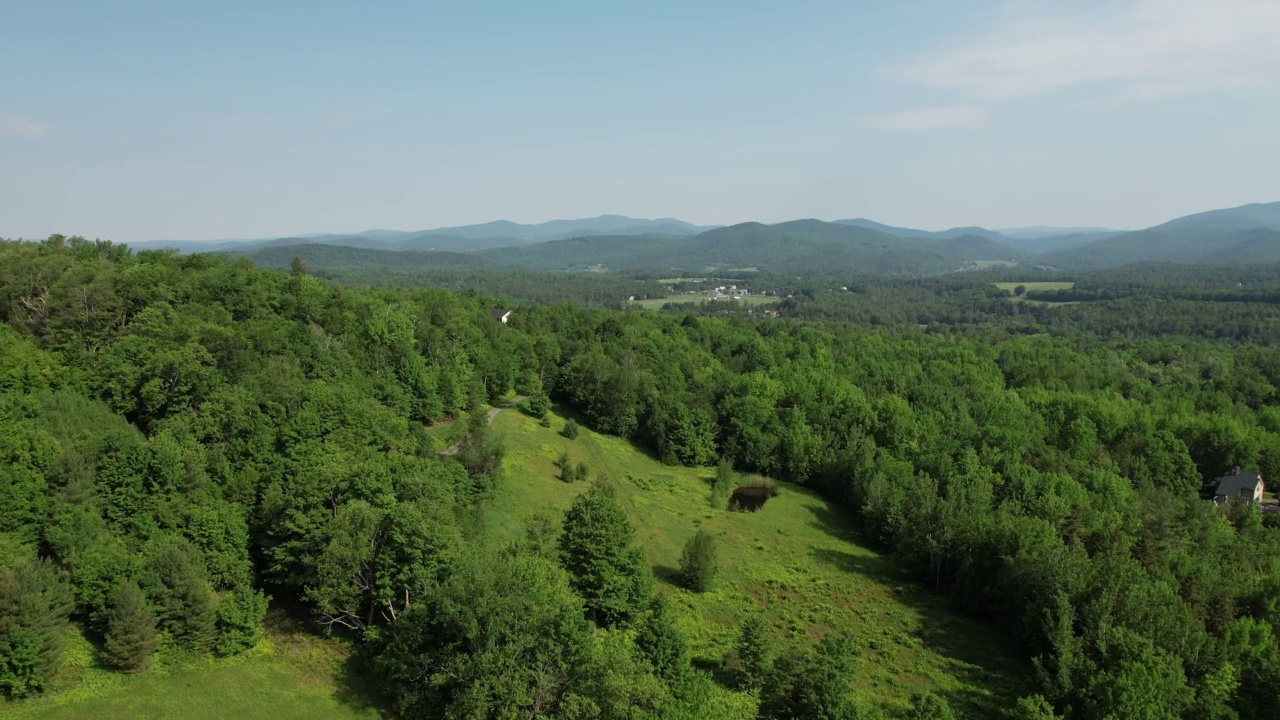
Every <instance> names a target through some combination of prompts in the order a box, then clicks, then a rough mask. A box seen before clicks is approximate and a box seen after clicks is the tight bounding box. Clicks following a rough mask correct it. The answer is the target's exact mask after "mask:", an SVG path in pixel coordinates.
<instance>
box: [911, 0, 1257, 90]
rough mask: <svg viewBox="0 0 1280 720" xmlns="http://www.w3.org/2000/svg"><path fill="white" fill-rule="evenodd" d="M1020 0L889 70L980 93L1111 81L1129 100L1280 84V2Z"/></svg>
mask: <svg viewBox="0 0 1280 720" xmlns="http://www.w3.org/2000/svg"><path fill="white" fill-rule="evenodd" d="M1073 7H1074V8H1079V5H1075V4H1069V3H1060V2H1053V3H1045V2H1034V3H1026V2H1022V3H1016V4H1010V5H1006V6H1005V7H1004V9H1003V11H1002V12H1001V13H998V15H997V19H996V21H995V23H994V26H993V27H992V28H991V29H990V30H989V31H988V32H986V33H983V34H982V35H980V36H978V37H972V38H966V39H964V40H961V41H959V42H958V43H957V44H955V45H952V46H951V47H948V48H944V49H940V50H938V51H936V52H934V53H930V54H928V55H926V56H924V57H920V58H917V59H915V60H913V61H909V62H907V63H904V64H901V65H898V66H895V67H892V68H889V69H888V71H889V73H890V74H891V75H893V76H896V77H899V78H902V79H905V80H908V81H910V82H912V83H916V84H920V85H924V86H927V87H933V88H939V89H945V90H952V91H958V92H961V93H964V94H966V95H969V96H973V97H982V98H1011V97H1020V96H1027V95H1035V94H1040V93H1045V92H1049V91H1053V90H1059V89H1064V88H1069V87H1073V86H1080V85H1086V84H1096V83H1113V84H1115V85H1116V86H1117V87H1119V88H1120V89H1121V90H1122V92H1123V93H1124V94H1125V95H1127V96H1129V97H1131V98H1135V99H1137V98H1151V97H1163V96H1169V95H1185V94H1197V93H1203V92H1209V91H1213V90H1221V89H1231V88H1241V87H1258V86H1271V85H1280V2H1276V0H1125V1H1123V2H1111V3H1109V4H1107V5H1105V6H1104V7H1102V8H1095V9H1094V10H1093V11H1091V12H1081V11H1079V10H1076V11H1074V12H1072V11H1071V10H1070V8H1073Z"/></svg>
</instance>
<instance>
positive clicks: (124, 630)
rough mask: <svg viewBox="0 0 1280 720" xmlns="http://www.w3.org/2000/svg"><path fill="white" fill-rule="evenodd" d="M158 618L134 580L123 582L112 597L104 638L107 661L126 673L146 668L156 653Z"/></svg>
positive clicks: (103, 650)
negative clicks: (152, 655)
mask: <svg viewBox="0 0 1280 720" xmlns="http://www.w3.org/2000/svg"><path fill="white" fill-rule="evenodd" d="M157 642H158V638H157V637H156V619H155V615H154V614H152V612H151V607H150V606H149V605H148V604H147V599H146V597H145V596H143V594H142V590H140V589H139V588H138V584H137V583H135V582H132V581H128V580H125V581H122V582H121V583H120V585H119V586H118V587H117V588H116V594H115V597H114V598H112V603H111V612H110V614H109V615H108V618H107V632H106V634H105V635H104V636H103V639H102V655H103V658H104V659H105V660H106V661H107V663H109V664H110V665H112V666H114V667H118V668H120V669H121V670H124V671H126V672H137V671H139V670H141V669H143V668H144V667H146V665H147V662H148V661H150V660H151V654H152V653H154V652H155V650H156V644H157Z"/></svg>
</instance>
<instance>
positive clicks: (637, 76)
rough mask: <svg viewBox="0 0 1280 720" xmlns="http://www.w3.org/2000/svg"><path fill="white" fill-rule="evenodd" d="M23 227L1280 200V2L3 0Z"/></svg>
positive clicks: (5, 128) (8, 105) (301, 224)
mask: <svg viewBox="0 0 1280 720" xmlns="http://www.w3.org/2000/svg"><path fill="white" fill-rule="evenodd" d="M0 17H2V18H4V20H3V22H2V23H0V47H4V48H5V50H6V58H7V59H6V62H4V63H0V170H2V171H0V236H8V237H19V236H20V237H42V236H44V235H47V234H49V233H52V232H64V233H78V234H84V235H89V236H94V237H103V238H111V239H116V240H121V241H137V240H147V239H157V238H182V239H203V238H210V239H211V238H229V237H268V236H278V235H287V234H293V233H302V232H315V231H357V230H362V229H369V228H374V227H378V228H394V229H418V228H426V227H436V226H442V225H457V224H466V223H473V222H484V221H488V220H494V219H499V218H505V219H511V220H516V221H520V222H540V221H544V220H548V219H552V218H557V217H583V216H593V215H599V214H602V213H621V214H628V215H633V216H640V217H658V216H674V217H679V218H682V219H686V220H689V221H692V222H698V223H723V224H728V223H735V222H741V221H746V220H759V221H764V222H776V221H781V220H786V219H793V218H799V217H818V218H823V219H828V220H831V219H837V218H846V217H858V216H865V217H870V218H874V219H876V220H879V221H882V222H888V223H894V224H901V225H910V226H914V227H923V228H928V229H936V228H943V227H950V226H956V225H970V224H978V225H985V226H987V227H1007V226H1018V225H1030V224H1060V225H1078V224H1079V225H1103V226H1111V227H1143V226H1147V225H1151V224H1154V223H1157V222H1161V221H1163V220H1166V219H1169V218H1171V217H1174V216H1177V215H1183V214H1187V213H1190V212H1195V211H1199V210H1206V209H1211V208H1216V207H1227V206H1234V205H1239V204H1243V203H1247V202H1264V201H1274V200H1277V199H1280V175H1277V171H1276V168H1277V167H1280V133H1277V131H1276V128H1277V127H1280V121H1278V120H1277V118H1280V2H1276V1H1275V0H1213V1H1210V0H1197V1H1192V0H1116V1H1114V2H1074V1H1073V2H1063V1H1057V2H1039V1H1025V0H1018V1H1015V2H998V3H983V2H958V1H957V2H951V1H943V0H896V1H892V2H891V1H889V0H884V1H883V2H874V3H872V2H866V3H863V2H849V1H848V0H845V1H843V2H820V1H806V0H794V1H792V2H786V3H783V2H753V1H751V0H738V1H736V2H724V3H706V2H678V3H677V2H665V1H658V2H636V3H629V2H552V1H547V2H542V3H529V2H466V3H463V2H450V3H439V2H414V3H409V2H404V3H392V2H361V3H337V2H323V1H310V2H270V1H259V2H243V1H241V0H224V1H223V2H218V3H195V2H131V1H129V0H120V1H118V2H114V3H102V2H91V1H84V2H61V1H59V0H41V2H30V1H27V0H22V1H15V0H0Z"/></svg>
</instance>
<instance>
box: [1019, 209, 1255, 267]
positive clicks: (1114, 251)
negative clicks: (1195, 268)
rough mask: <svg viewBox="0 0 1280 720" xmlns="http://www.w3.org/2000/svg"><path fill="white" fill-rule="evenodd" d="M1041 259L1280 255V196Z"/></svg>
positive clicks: (1088, 262) (1243, 259)
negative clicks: (1279, 197)
mask: <svg viewBox="0 0 1280 720" xmlns="http://www.w3.org/2000/svg"><path fill="white" fill-rule="evenodd" d="M1037 261H1038V262H1040V263H1042V264H1045V265H1050V266H1053V267H1058V268H1064V269H1093V268H1108V267H1117V266H1120V265H1129V264H1133V263H1139V262H1171V263H1208V264H1217V265H1226V264H1240V263H1257V262H1277V261H1280V202H1275V203H1268V204H1253V205H1244V206H1241V207H1237V208H1228V209H1224V210H1211V211H1209V212H1203V213H1197V214H1195V215H1188V216H1186V217H1181V218H1177V219H1175V220H1170V221H1169V222H1166V223H1163V224H1161V225H1156V226H1155V227H1150V228H1147V229H1146V230H1138V231H1135V232H1127V233H1121V234H1119V235H1114V236H1110V237H1105V238H1103V239H1100V240H1096V241H1094V242H1089V243H1086V244H1084V245H1079V246H1076V247H1073V248H1069V249H1065V250H1060V251H1057V252H1051V253H1046V254H1044V255H1040V256H1038V257H1037Z"/></svg>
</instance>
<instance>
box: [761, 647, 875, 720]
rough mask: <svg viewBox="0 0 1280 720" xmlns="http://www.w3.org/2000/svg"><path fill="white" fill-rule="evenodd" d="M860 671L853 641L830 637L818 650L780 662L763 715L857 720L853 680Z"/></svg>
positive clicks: (781, 718)
mask: <svg viewBox="0 0 1280 720" xmlns="http://www.w3.org/2000/svg"><path fill="white" fill-rule="evenodd" d="M857 668H858V653H857V650H856V648H855V645H854V642H853V640H852V639H851V638H849V637H848V636H845V635H828V636H826V637H824V638H823V639H822V640H821V641H819V642H818V644H817V646H816V647H814V648H812V649H810V650H807V651H800V652H795V653H792V654H791V655H788V656H786V657H784V658H783V659H782V660H781V661H779V663H778V666H777V668H776V670H775V673H774V676H773V678H772V679H771V682H770V683H769V684H768V685H767V686H766V687H765V692H764V694H763V696H762V697H761V698H760V713H761V715H762V716H763V717H767V718H777V719H778V720H784V719H785V720H791V719H792V718H794V719H795V720H800V719H801V718H821V719H822V720H856V718H858V717H859V713H858V709H857V707H856V706H855V704H854V698H853V678H854V674H855V673H856V671H857Z"/></svg>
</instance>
